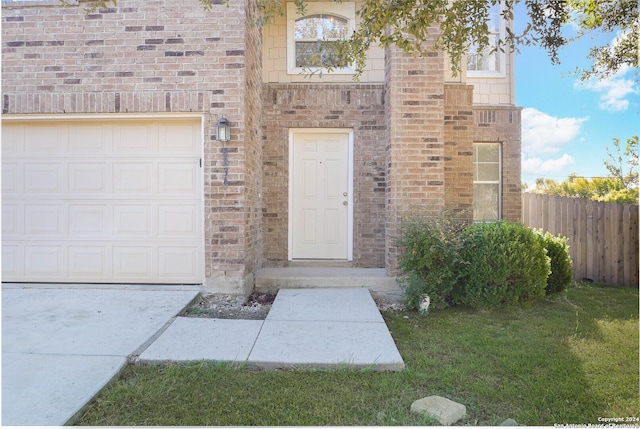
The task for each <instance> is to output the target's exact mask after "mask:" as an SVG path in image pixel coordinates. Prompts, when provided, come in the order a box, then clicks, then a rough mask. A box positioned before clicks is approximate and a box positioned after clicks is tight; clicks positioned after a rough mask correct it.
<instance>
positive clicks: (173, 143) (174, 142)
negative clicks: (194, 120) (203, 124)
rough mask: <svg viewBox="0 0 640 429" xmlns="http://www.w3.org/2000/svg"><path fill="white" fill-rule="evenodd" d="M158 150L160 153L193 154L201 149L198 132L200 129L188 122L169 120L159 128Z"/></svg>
mask: <svg viewBox="0 0 640 429" xmlns="http://www.w3.org/2000/svg"><path fill="white" fill-rule="evenodd" d="M158 131H159V132H158V135H159V140H158V150H159V152H160V153H170V154H173V155H178V154H186V155H188V154H192V153H197V152H198V151H199V146H198V145H199V143H198V141H199V138H198V133H199V132H200V130H198V129H197V128H194V127H192V126H190V125H188V124H179V123H176V122H169V123H166V124H160V128H159V130H158Z"/></svg>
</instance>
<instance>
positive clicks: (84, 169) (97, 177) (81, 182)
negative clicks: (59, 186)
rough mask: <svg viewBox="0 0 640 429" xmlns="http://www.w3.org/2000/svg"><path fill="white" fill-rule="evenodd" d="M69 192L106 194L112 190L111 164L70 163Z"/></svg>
mask: <svg viewBox="0 0 640 429" xmlns="http://www.w3.org/2000/svg"><path fill="white" fill-rule="evenodd" d="M68 171H69V176H68V177H69V193H91V194H96V193H100V194H105V193H107V192H110V189H109V187H108V186H107V183H108V182H109V166H108V165H107V163H91V164H87V163H85V162H82V163H70V164H69V165H68Z"/></svg>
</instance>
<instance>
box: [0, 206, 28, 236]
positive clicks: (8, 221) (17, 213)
mask: <svg viewBox="0 0 640 429" xmlns="http://www.w3.org/2000/svg"><path fill="white" fill-rule="evenodd" d="M23 221H24V215H23V214H22V206H21V205H19V204H6V203H4V204H2V237H3V238H4V239H6V238H7V237H8V236H18V235H20V234H22V233H23V231H24V222H23Z"/></svg>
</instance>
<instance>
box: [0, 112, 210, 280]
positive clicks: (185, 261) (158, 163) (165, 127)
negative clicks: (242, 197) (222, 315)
mask: <svg viewBox="0 0 640 429" xmlns="http://www.w3.org/2000/svg"><path fill="white" fill-rule="evenodd" d="M2 137H3V140H2V182H3V183H2V216H3V218H2V261H3V266H2V279H3V281H18V282H28V281H41V282H65V281H72V282H76V283H84V282H86V283H91V282H99V283H135V282H138V283H201V282H202V281H203V280H204V240H203V238H202V234H203V195H202V185H203V183H202V182H203V178H202V169H201V167H200V157H201V147H200V145H201V141H202V139H201V123H200V121H199V120H198V119H186V120H184V119H180V120H178V119H175V120H173V119H171V120H166V119H161V120H158V119H156V120H143V119H131V120H122V119H119V120H113V119H111V118H105V120H94V119H90V120H86V121H84V120H79V121H69V120H64V118H62V119H60V120H56V121H48V120H42V121H39V120H33V121H27V120H24V119H22V120H20V121H14V120H6V119H4V118H3V126H2Z"/></svg>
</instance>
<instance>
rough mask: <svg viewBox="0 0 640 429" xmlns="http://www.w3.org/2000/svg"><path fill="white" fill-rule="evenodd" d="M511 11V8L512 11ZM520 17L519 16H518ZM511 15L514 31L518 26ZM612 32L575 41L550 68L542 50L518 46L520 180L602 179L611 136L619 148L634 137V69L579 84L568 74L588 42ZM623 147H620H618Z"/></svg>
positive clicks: (637, 102)
mask: <svg viewBox="0 0 640 429" xmlns="http://www.w3.org/2000/svg"><path fill="white" fill-rule="evenodd" d="M516 12H517V10H516ZM521 16H522V15H521ZM521 25H522V24H521V23H520V22H519V19H518V15H516V28H520V27H521ZM614 37H615V34H607V35H603V34H601V35H599V36H598V39H596V40H594V39H593V38H585V39H584V40H579V41H577V42H575V43H574V44H571V45H570V46H569V47H567V48H564V49H563V50H562V51H561V52H560V61H561V64H559V65H552V64H551V60H550V59H549V56H548V54H547V53H546V51H544V50H542V49H540V48H537V47H535V48H531V47H529V48H524V47H523V48H520V53H519V54H517V56H516V65H515V74H516V84H515V86H516V104H517V105H518V106H521V107H523V108H524V109H523V112H522V181H523V182H525V183H528V184H529V185H532V184H534V183H535V179H536V178H537V177H544V178H550V179H554V180H556V181H558V182H560V181H563V180H565V179H566V178H567V176H568V175H569V174H571V173H576V174H577V175H578V176H584V177H595V176H607V175H608V171H607V170H606V168H605V166H604V160H605V159H608V156H607V152H606V147H607V146H608V147H609V148H610V149H613V143H612V138H613V137H617V138H619V139H620V141H621V142H622V144H623V145H624V143H626V140H627V138H629V137H631V136H632V135H638V134H640V86H639V85H638V70H637V69H626V70H622V71H621V72H620V73H618V74H616V75H615V76H613V77H612V78H609V79H606V80H599V81H589V82H580V80H579V79H578V78H577V77H576V76H575V75H574V74H573V73H572V72H573V71H574V70H575V68H576V67H577V66H586V65H587V64H588V60H587V59H586V56H587V54H588V52H589V48H590V47H591V46H593V45H594V44H598V45H600V44H601V41H602V40H604V41H605V42H607V41H609V40H612V39H613V38H614ZM623 147H624V146H623Z"/></svg>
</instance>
